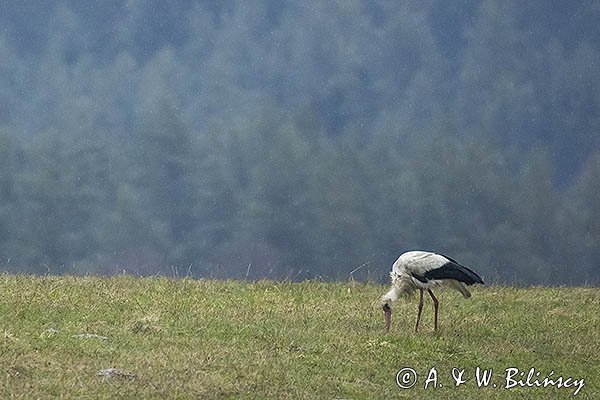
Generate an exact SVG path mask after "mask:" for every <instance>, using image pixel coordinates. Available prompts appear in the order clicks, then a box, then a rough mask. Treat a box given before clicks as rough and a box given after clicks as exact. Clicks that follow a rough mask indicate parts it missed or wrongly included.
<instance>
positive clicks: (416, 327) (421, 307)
mask: <svg viewBox="0 0 600 400" xmlns="http://www.w3.org/2000/svg"><path fill="white" fill-rule="evenodd" d="M419 290H420V291H421V295H420V296H419V312H418V313H417V325H415V332H419V321H421V311H422V310H423V289H419Z"/></svg>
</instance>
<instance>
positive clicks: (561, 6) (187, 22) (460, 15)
mask: <svg viewBox="0 0 600 400" xmlns="http://www.w3.org/2000/svg"><path fill="white" fill-rule="evenodd" d="M598 20H600V3H598V2H597V1H581V2H576V3H572V2H546V1H531V2H520V1H516V0H509V1H502V2H500V1H487V0H458V1H452V2H448V1H444V0H429V1H383V0H382V1H375V2H369V1H365V0H348V1H331V2H329V1H317V0H307V1H302V2H292V1H272V0H261V1H255V2H246V1H242V0H223V1H192V0H180V1H172V2H165V1H160V0H152V1H135V0H130V1H104V2H92V1H75V0H71V1H67V0H65V1H52V0H49V1H45V2H33V1H23V2H5V3H3V4H2V5H0V270H4V271H18V272H26V273H48V272H50V273H75V274H87V273H91V274H114V273H120V272H122V271H127V272H130V273H133V274H141V275H149V274H175V275H187V274H189V275H192V276H196V277H233V278H251V279H255V278H261V277H267V278H274V279H280V278H289V279H306V278H318V277H321V278H323V279H348V278H349V277H350V276H352V277H353V278H356V279H366V278H371V279H385V276H386V274H387V272H388V271H389V268H390V265H391V264H392V262H393V261H394V260H395V259H396V258H397V256H398V255H399V254H400V253H401V252H403V251H407V250H411V249H425V250H434V251H438V252H441V253H445V254H448V255H449V256H451V257H453V258H456V259H458V260H460V261H461V262H463V263H464V264H465V265H468V266H470V267H473V268H474V269H476V270H477V271H478V272H480V273H481V275H482V276H483V277H484V279H486V281H490V282H501V283H502V282H507V283H515V284H595V285H597V284H598V283H600V262H599V261H598V260H600V245H599V243H600V218H599V216H600V178H599V177H600V27H599V26H598V24H597V21H598ZM352 271H355V272H354V273H353V274H352V275H351V274H350V273H351V272H352Z"/></svg>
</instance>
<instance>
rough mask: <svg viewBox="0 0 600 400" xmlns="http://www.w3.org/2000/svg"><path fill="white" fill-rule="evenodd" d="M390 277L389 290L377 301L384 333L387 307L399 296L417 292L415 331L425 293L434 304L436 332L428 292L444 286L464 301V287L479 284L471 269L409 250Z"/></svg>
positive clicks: (435, 306) (465, 294)
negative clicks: (382, 312)
mask: <svg viewBox="0 0 600 400" xmlns="http://www.w3.org/2000/svg"><path fill="white" fill-rule="evenodd" d="M390 278H391V281H392V287H391V288H390V290H389V291H388V292H387V293H386V294H384V295H383V297H382V298H381V303H382V305H383V307H384V311H385V313H386V330H388V331H389V325H390V321H391V306H392V304H393V303H394V302H395V301H396V300H397V299H398V297H399V296H400V295H401V294H411V293H412V292H414V291H415V290H416V289H419V290H420V301H419V312H418V316H417V325H416V327H415V330H418V328H419V321H420V318H421V309H422V307H423V291H424V290H427V292H428V293H429V295H430V296H431V298H432V300H433V303H434V308H435V329H436V330H437V315H438V301H437V299H436V298H435V296H434V294H433V292H432V291H431V289H432V288H434V287H436V286H440V285H447V286H450V287H451V288H453V289H456V290H458V291H459V292H461V293H462V295H463V296H464V297H465V298H468V297H470V296H471V293H470V292H469V290H468V289H467V288H466V286H465V284H466V285H472V284H474V283H481V284H483V280H482V279H481V277H479V275H477V274H476V273H475V272H474V271H472V270H471V269H469V268H467V267H465V266H463V265H461V264H459V263H458V262H456V261H454V260H453V259H451V258H449V257H446V256H443V255H441V254H437V253H431V252H427V251H409V252H407V253H404V254H402V255H401V256H400V257H398V259H397V260H396V262H394V264H393V265H392V270H391V272H390Z"/></svg>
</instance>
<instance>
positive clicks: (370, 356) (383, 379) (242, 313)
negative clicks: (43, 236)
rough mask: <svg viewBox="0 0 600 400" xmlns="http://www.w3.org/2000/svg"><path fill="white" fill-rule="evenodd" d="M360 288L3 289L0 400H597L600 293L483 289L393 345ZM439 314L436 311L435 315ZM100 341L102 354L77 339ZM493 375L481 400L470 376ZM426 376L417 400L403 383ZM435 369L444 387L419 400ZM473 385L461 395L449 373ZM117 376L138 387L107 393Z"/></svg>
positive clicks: (161, 283)
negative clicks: (525, 382)
mask: <svg viewBox="0 0 600 400" xmlns="http://www.w3.org/2000/svg"><path fill="white" fill-rule="evenodd" d="M386 289H387V286H382V285H376V284H363V283H353V282H346V283H322V282H314V281H311V282H303V283H276V282H270V281H262V282H256V283H252V282H236V281H213V280H191V279H179V280H176V279H166V278H134V277H128V276H120V277H113V278H97V277H54V276H45V277H31V276H15V275H0V398H2V399H10V398H15V399H16V398H23V399H35V398H41V399H48V398H65V399H71V398H78V399H96V398H105V399H116V398H136V399H165V398H191V399H200V398H204V399H210V398H257V399H265V398H273V399H283V398H298V399H302V398H306V399H318V398H323V399H341V398H344V399H379V398H380V399H393V398H434V399H435V398H438V399H469V398H472V399H481V398H491V399H521V398H527V399H529V398H540V399H541V398H546V399H548V398H553V399H554V398H565V399H566V398H572V397H573V392H574V390H575V389H574V388H568V389H566V388H555V387H548V388H530V387H525V388H515V389H506V388H504V385H505V370H506V369H507V368H510V367H515V368H519V369H520V370H522V371H529V369H530V368H532V367H534V368H535V369H536V372H537V371H539V372H541V374H540V375H539V377H538V379H540V380H541V379H543V378H544V377H545V376H547V374H548V373H549V372H550V371H554V375H553V377H554V378H557V377H558V376H561V375H562V376H563V377H564V378H567V377H573V378H578V379H580V378H583V379H584V383H585V386H584V387H583V389H581V391H580V393H579V394H578V395H577V396H576V397H575V398H581V399H598V398H600V351H599V348H600V290H599V289H596V288H523V289H518V288H508V287H494V286H492V287H476V288H474V290H473V297H472V298H471V299H469V300H464V299H462V297H461V296H460V294H458V293H455V292H453V291H438V295H439V296H438V297H439V299H440V310H441V314H440V331H439V332H438V333H434V332H433V310H432V306H431V302H430V301H427V302H426V304H425V308H424V310H423V319H422V326H421V332H420V333H419V334H415V333H414V332H413V326H414V319H415V316H416V297H415V298H413V299H410V300H408V301H401V302H400V304H399V305H398V307H396V308H395V310H394V315H393V321H392V329H393V334H391V335H387V336H386V335H385V334H384V326H383V325H384V324H383V315H382V312H381V310H380V308H379V307H378V306H377V299H378V297H379V296H380V295H381V294H382V293H383V292H384V291H385V290H386ZM427 300H429V299H427ZM82 333H93V334H97V335H101V336H105V337H106V338H107V339H106V340H103V339H101V338H94V337H92V338H79V337H75V336H74V335H78V334H82ZM477 366H479V367H481V368H483V369H492V370H493V376H492V383H496V384H497V387H496V388H494V387H492V386H491V385H492V383H490V386H488V387H485V388H478V387H477V384H476V383H475V381H474V373H475V368H476V367H477ZM405 367H410V368H413V369H414V370H416V371H417V372H418V373H419V380H418V382H417V384H416V385H415V386H414V387H413V388H411V389H401V388H399V387H398V386H397V385H396V381H395V379H396V373H397V371H399V370H400V369H402V368H405ZM432 367H435V368H436V371H437V372H438V384H441V385H442V387H437V388H431V387H430V388H428V389H427V390H425V389H424V388H423V386H424V382H425V379H426V378H427V374H428V372H429V371H430V369H431V368H432ZM454 367H456V368H461V369H465V374H464V377H465V378H467V382H466V383H465V384H463V385H461V386H459V387H455V385H454V383H453V379H452V375H451V371H452V368H454ZM104 368H119V369H121V370H124V371H128V372H130V373H132V374H134V377H133V378H131V377H129V378H128V377H115V378H103V377H100V376H98V375H97V374H98V371H100V370H101V369H104Z"/></svg>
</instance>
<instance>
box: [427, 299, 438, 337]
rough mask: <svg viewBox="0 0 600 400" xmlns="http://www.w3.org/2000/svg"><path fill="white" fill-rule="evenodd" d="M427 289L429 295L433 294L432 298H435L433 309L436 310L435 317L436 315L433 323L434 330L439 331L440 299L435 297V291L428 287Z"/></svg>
mask: <svg viewBox="0 0 600 400" xmlns="http://www.w3.org/2000/svg"><path fill="white" fill-rule="evenodd" d="M427 291H428V292H429V295H430V296H431V300H433V309H434V311H435V317H434V320H433V322H434V324H433V330H434V331H437V328H438V304H439V302H438V299H436V298H435V296H434V295H433V292H432V291H431V289H427Z"/></svg>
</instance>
